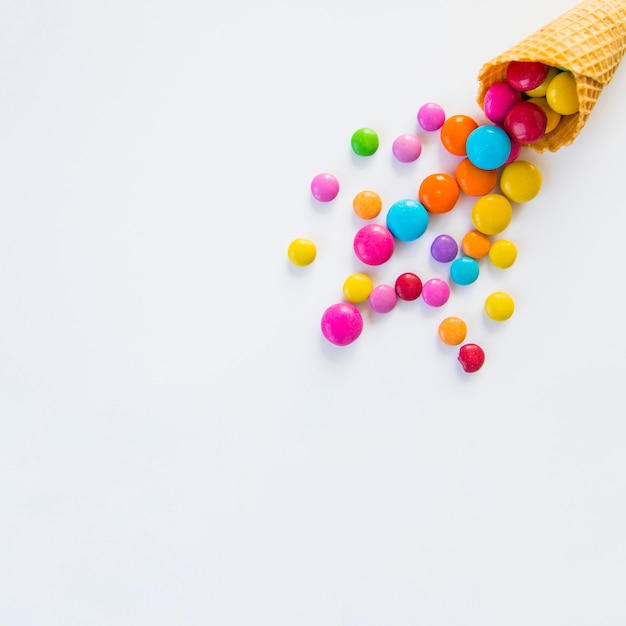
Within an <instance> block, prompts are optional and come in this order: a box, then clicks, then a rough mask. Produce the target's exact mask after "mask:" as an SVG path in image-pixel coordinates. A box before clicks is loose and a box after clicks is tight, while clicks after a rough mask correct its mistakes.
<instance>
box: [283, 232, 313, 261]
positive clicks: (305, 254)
mask: <svg viewBox="0 0 626 626" xmlns="http://www.w3.org/2000/svg"><path fill="white" fill-rule="evenodd" d="M316 255H317V249H316V248H315V244H314V243H313V242H312V241H309V240H308V239H302V238H301V237H299V238H298V239H294V240H293V241H292V242H291V243H290V244H289V248H288V249H287V256H288V257H289V260H290V261H291V262H292V263H293V264H294V265H300V266H304V265H309V264H311V263H313V261H314V260H315V257H316Z"/></svg>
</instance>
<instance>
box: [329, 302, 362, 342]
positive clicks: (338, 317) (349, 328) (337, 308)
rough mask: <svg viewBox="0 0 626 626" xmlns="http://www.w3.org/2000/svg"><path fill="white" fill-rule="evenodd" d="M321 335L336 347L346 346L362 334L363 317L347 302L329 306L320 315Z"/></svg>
mask: <svg viewBox="0 0 626 626" xmlns="http://www.w3.org/2000/svg"><path fill="white" fill-rule="evenodd" d="M321 328H322V335H324V337H325V338H326V339H327V340H328V341H330V343H332V344H335V345H336V346H347V345H349V344H351V343H352V342H353V341H356V339H358V338H359V336H360V335H361V333H362V332H363V316H362V315H361V312H360V311H359V309H357V308H356V307H355V306H354V305H353V304H350V303H349V302H339V303H337V304H332V305H331V306H329V307H328V308H327V309H326V310H325V311H324V313H323V315H322V320H321Z"/></svg>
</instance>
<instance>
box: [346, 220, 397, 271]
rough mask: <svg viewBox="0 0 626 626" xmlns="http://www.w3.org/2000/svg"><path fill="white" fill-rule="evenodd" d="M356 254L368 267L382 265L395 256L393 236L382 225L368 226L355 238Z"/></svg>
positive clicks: (360, 230) (359, 231)
mask: <svg viewBox="0 0 626 626" xmlns="http://www.w3.org/2000/svg"><path fill="white" fill-rule="evenodd" d="M353 246H354V253H355V254H356V256H357V257H358V259H359V260H360V261H362V262H363V263H365V264H366V265H382V264H383V263H386V262H387V261H388V260H389V259H390V258H391V255H392V254H393V250H394V242H393V235H392V234H391V232H390V231H389V229H388V228H386V227H385V226H382V225H380V224H367V225H365V226H363V227H361V228H360V229H359V230H358V231H357V233H356V235H355V236H354V244H353Z"/></svg>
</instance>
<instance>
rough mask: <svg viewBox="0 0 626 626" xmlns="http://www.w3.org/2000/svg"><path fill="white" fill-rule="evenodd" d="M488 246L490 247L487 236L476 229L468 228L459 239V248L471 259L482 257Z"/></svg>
mask: <svg viewBox="0 0 626 626" xmlns="http://www.w3.org/2000/svg"><path fill="white" fill-rule="evenodd" d="M489 248H491V241H489V237H487V235H485V234H483V233H481V232H478V231H477V230H470V231H469V232H468V233H465V236H464V237H463V239H461V250H463V253H464V254H465V255H466V256H469V257H472V259H482V258H483V257H484V256H486V255H487V254H488V253H489Z"/></svg>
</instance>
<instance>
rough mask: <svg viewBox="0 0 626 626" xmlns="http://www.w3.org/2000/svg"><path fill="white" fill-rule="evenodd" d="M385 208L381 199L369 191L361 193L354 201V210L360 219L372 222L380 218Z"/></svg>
mask: <svg viewBox="0 0 626 626" xmlns="http://www.w3.org/2000/svg"><path fill="white" fill-rule="evenodd" d="M382 208H383V201H382V199H381V197H380V196H379V195H378V194H377V193H376V192H375V191H370V190H368V189H366V190H364V191H359V193H357V194H356V196H354V199H353V200H352V209H353V210H354V212H355V213H356V215H358V216H359V217H360V218H362V219H364V220H371V219H374V218H375V217H377V216H378V214H379V213H380V211H381V209H382Z"/></svg>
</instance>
